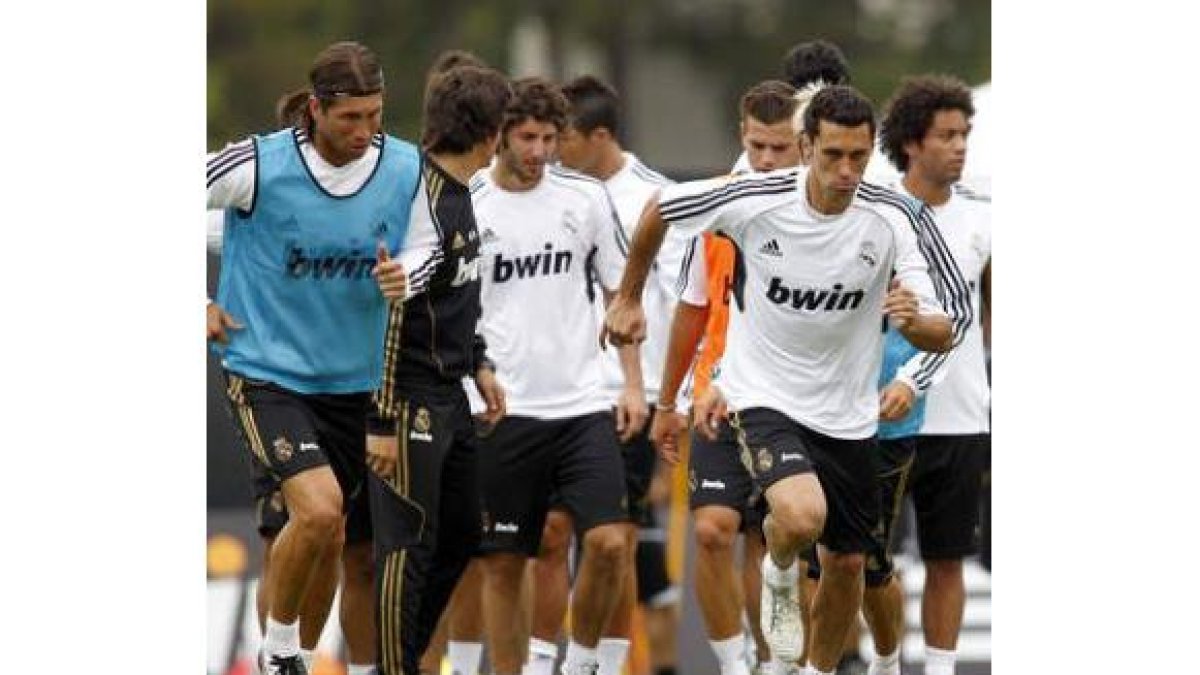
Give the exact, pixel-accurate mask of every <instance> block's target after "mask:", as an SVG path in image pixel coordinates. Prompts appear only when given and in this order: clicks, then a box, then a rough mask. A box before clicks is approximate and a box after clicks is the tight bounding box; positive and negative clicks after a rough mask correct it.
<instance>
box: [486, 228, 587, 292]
mask: <svg viewBox="0 0 1200 675" xmlns="http://www.w3.org/2000/svg"><path fill="white" fill-rule="evenodd" d="M485 236H486V235H485ZM544 248H545V251H544V252H542V253H535V254H533V255H526V256H518V257H516V258H513V259H512V260H505V259H504V256H503V255H501V254H499V253H497V254H496V262H495V264H494V265H493V266H492V280H493V281H495V282H496V283H502V282H505V281H508V280H509V279H512V278H513V276H516V277H517V278H518V279H524V278H526V277H536V276H539V275H541V276H550V275H552V274H567V273H568V272H570V271H571V252H570V251H555V250H554V245H553V244H550V243H547V244H546V246H545V247H544Z"/></svg>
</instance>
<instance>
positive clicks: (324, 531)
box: [291, 499, 346, 546]
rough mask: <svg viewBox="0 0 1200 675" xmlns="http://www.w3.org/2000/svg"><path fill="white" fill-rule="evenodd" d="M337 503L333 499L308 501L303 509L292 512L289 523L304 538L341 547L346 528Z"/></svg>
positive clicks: (339, 505)
mask: <svg viewBox="0 0 1200 675" xmlns="http://www.w3.org/2000/svg"><path fill="white" fill-rule="evenodd" d="M339 502H340V500H338V501H335V500H333V499H314V500H310V501H309V502H308V503H306V504H305V506H304V507H303V508H298V509H295V510H294V511H293V512H292V516H291V518H292V521H291V522H292V523H294V524H295V526H296V528H297V529H299V531H300V532H302V533H303V534H304V535H305V536H308V537H311V538H313V539H316V540H319V541H322V542H329V543H331V544H333V543H336V544H337V545H338V546H341V545H342V543H343V542H344V541H345V538H346V528H345V522H344V519H343V518H342V508H341V504H340V503H339Z"/></svg>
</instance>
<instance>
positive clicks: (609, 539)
mask: <svg viewBox="0 0 1200 675" xmlns="http://www.w3.org/2000/svg"><path fill="white" fill-rule="evenodd" d="M628 548H629V544H628V543H627V541H626V539H625V532H624V531H623V530H622V528H621V526H620V525H600V526H598V527H593V528H592V529H590V530H588V531H587V533H586V534H584V535H583V554H584V555H585V556H588V555H590V556H593V560H594V561H595V562H596V563H598V564H601V565H604V566H605V567H612V568H617V567H619V566H620V565H621V563H622V562H623V561H624V560H625V557H626V553H627V551H628Z"/></svg>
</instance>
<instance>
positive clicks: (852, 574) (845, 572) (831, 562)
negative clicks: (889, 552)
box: [821, 553, 867, 579]
mask: <svg viewBox="0 0 1200 675" xmlns="http://www.w3.org/2000/svg"><path fill="white" fill-rule="evenodd" d="M866 566H867V557H866V556H865V555H863V554H862V553H830V554H829V555H827V556H825V557H823V558H822V559H821V574H822V575H826V574H831V575H834V576H838V577H842V578H852V579H857V578H860V577H862V575H863V569H864V568H865V567H866Z"/></svg>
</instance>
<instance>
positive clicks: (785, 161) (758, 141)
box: [742, 116, 800, 171]
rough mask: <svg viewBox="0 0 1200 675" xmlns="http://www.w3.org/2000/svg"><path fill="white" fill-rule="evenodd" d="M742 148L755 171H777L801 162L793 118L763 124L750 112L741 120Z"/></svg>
mask: <svg viewBox="0 0 1200 675" xmlns="http://www.w3.org/2000/svg"><path fill="white" fill-rule="evenodd" d="M742 149H743V150H745V151H746V159H747V160H748V161H749V162H750V168H752V169H754V170H755V171H774V170H775V169H783V168H789V167H793V166H796V165H797V164H799V163H800V139H799V138H797V137H796V134H795V133H794V132H793V131H792V122H791V120H782V121H780V122H776V123H775V124H763V123H762V122H760V121H758V120H757V119H755V118H753V117H749V116H747V117H746V118H745V119H743V120H742Z"/></svg>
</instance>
